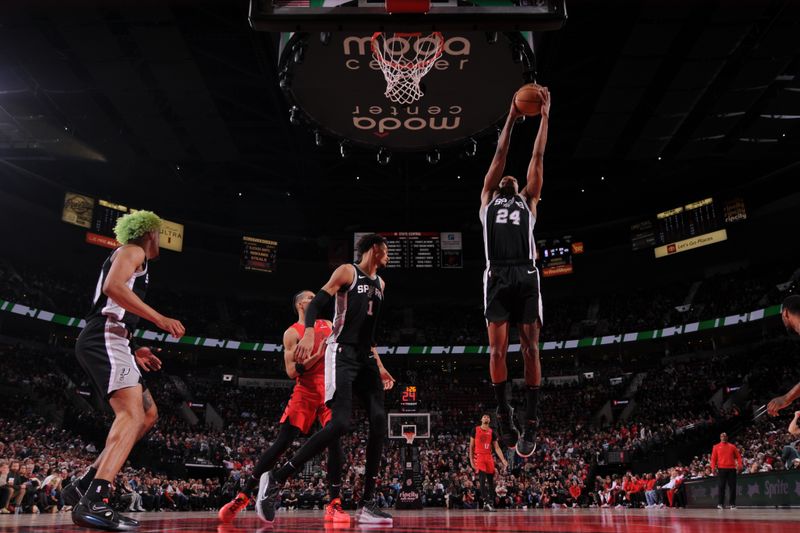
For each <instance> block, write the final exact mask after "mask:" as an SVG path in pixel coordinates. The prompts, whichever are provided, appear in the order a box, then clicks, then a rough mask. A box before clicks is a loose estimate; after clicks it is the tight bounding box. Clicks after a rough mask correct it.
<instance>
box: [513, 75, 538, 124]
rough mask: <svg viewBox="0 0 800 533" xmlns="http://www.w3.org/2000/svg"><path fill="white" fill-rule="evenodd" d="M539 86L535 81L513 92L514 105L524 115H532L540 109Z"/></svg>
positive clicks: (536, 113)
mask: <svg viewBox="0 0 800 533" xmlns="http://www.w3.org/2000/svg"><path fill="white" fill-rule="evenodd" d="M540 90H541V86H540V85H536V84H535V83H529V84H527V85H523V86H522V87H520V89H519V90H518V91H517V92H516V93H515V94H514V107H515V108H516V109H517V111H519V112H520V113H522V114H523V115H525V116H526V117H534V116H536V115H538V114H539V113H541V111H542V95H541V93H540Z"/></svg>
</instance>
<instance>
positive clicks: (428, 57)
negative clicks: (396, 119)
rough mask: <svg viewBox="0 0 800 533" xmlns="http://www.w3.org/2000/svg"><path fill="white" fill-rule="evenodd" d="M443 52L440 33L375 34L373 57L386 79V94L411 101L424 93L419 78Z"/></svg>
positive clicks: (442, 39)
mask: <svg viewBox="0 0 800 533" xmlns="http://www.w3.org/2000/svg"><path fill="white" fill-rule="evenodd" d="M443 51H444V37H443V36H442V33H441V32H438V31H435V32H432V33H429V34H423V33H420V32H417V33H400V32H394V33H384V32H375V33H374V34H373V35H372V56H373V57H374V58H375V60H376V61H377V62H378V65H380V68H381V71H382V72H383V76H384V77H385V78H386V92H384V93H383V94H384V95H385V96H386V98H388V99H389V100H391V101H392V102H394V103H396V104H411V103H414V102H416V101H417V100H419V99H420V98H422V96H423V95H424V94H425V93H423V92H422V89H421V88H420V85H419V84H420V81H421V80H422V78H423V77H424V76H425V75H426V74H427V73H428V72H430V70H431V69H432V68H433V64H434V63H435V62H436V60H437V59H439V57H440V56H441V55H442V52H443Z"/></svg>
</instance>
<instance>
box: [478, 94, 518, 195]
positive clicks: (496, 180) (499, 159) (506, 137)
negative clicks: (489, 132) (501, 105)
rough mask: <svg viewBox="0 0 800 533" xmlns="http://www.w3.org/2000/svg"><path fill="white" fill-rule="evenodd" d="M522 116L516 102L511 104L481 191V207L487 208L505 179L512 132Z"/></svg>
mask: <svg viewBox="0 0 800 533" xmlns="http://www.w3.org/2000/svg"><path fill="white" fill-rule="evenodd" d="M519 116H520V113H519V111H517V108H516V107H514V102H511V109H510V110H509V111H508V118H506V123H505V125H504V126H503V131H501V132H500V137H499V138H498V139H497V149H496V150H495V152H494V158H492V164H491V165H489V170H488V171H487V172H486V177H485V178H484V180H483V190H482V191H481V206H485V205H487V204H488V203H489V201H490V200H491V199H492V193H493V192H494V190H495V189H497V186H498V185H500V180H501V179H502V178H503V170H505V168H506V158H507V157H508V145H509V144H510V143H511V130H513V129H514V123H515V122H516V121H517V118H518V117H519Z"/></svg>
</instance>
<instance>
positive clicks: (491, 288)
mask: <svg viewBox="0 0 800 533" xmlns="http://www.w3.org/2000/svg"><path fill="white" fill-rule="evenodd" d="M541 96H542V108H541V114H542V116H541V121H540V123H539V133H538V134H537V135H536V141H535V143H534V145H533V155H532V156H531V160H530V164H529V165H528V175H527V182H526V183H525V188H524V189H523V190H522V192H520V191H519V184H518V183H517V180H516V179H515V178H514V177H513V176H503V170H504V169H505V165H506V156H507V155H508V145H509V142H510V140H511V130H512V129H513V127H514V122H516V120H517V118H518V117H519V116H520V113H519V111H517V109H516V107H515V106H514V104H513V103H512V104H511V110H510V111H509V113H508V118H507V119H506V123H505V126H504V127H503V131H502V132H501V133H500V138H499V139H498V142H497V150H496V151H495V154H494V159H492V164H491V166H490V167H489V171H488V172H487V173H486V178H485V180H484V183H483V190H482V191H481V210H480V219H481V223H482V224H483V240H484V250H485V252H486V271H485V272H484V274H483V299H484V309H485V316H486V325H487V329H488V333H489V355H490V359H489V373H490V374H491V379H492V385H493V386H494V391H495V396H496V397H497V418H498V424H497V425H498V431H499V433H500V435H499V437H500V440H502V441H503V443H504V444H505V445H506V446H507V447H509V448H513V447H516V450H517V453H518V454H519V455H520V456H522V457H529V456H530V455H531V454H533V452H534V451H535V450H536V431H537V428H538V425H539V417H538V404H539V386H540V384H541V381H542V369H541V365H540V363H539V330H540V328H541V325H542V298H541V293H540V291H539V271H538V270H537V269H536V264H535V259H536V248H535V241H534V239H533V226H534V224H535V223H536V206H537V204H538V203H539V197H540V195H541V192H542V173H543V161H544V148H545V144H546V143H547V126H548V117H549V115H550V93H549V91H548V90H547V88H545V87H542V88H541ZM509 324H517V327H518V328H519V340H520V345H521V350H522V355H523V358H524V361H525V385H526V387H525V388H526V399H527V405H526V412H525V425H524V428H523V431H522V432H520V431H519V429H518V426H517V422H516V419H515V417H514V409H513V408H512V407H511V406H510V405H509V403H508V396H507V394H508V393H507V390H506V389H507V387H508V367H507V364H506V353H507V351H508V330H509Z"/></svg>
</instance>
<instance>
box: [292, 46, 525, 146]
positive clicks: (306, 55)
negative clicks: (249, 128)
mask: <svg viewBox="0 0 800 533" xmlns="http://www.w3.org/2000/svg"><path fill="white" fill-rule="evenodd" d="M381 42H382V45H383V46H384V47H391V48H392V50H394V51H396V52H398V53H405V56H406V57H413V56H414V55H415V54H416V52H418V51H421V50H424V49H425V47H430V46H433V45H437V44H436V43H437V41H435V40H434V38H433V37H425V36H423V37H420V38H417V37H414V38H406V37H403V36H389V37H388V38H387V39H385V40H384V41H381ZM441 45H442V54H441V55H440V56H439V57H438V58H436V59H435V60H434V61H433V64H432V66H431V69H430V71H429V72H428V74H427V75H426V76H425V77H424V78H423V79H422V82H421V87H422V89H423V92H424V95H423V96H422V97H421V98H420V100H418V101H416V102H414V103H412V104H405V105H400V104H395V103H393V102H391V101H390V100H389V99H388V98H387V97H386V96H385V95H384V93H385V92H386V80H385V78H384V75H383V73H382V72H381V68H380V63H379V62H378V60H377V59H376V58H375V57H374V56H373V51H372V34H371V33H370V34H366V33H364V34H352V33H350V34H348V33H342V32H338V33H333V34H331V36H330V40H329V41H327V42H326V43H323V42H322V40H321V39H320V38H319V35H318V34H295V35H294V36H293V37H292V38H291V40H290V41H288V42H287V43H285V44H284V46H283V49H282V53H281V70H282V72H284V73H285V79H286V80H287V83H285V84H284V86H285V93H286V96H287V98H288V99H289V101H290V103H291V104H292V105H296V106H297V107H298V108H299V109H300V110H301V111H302V113H303V116H304V118H305V119H306V120H307V122H308V123H309V126H311V127H313V128H315V129H319V130H321V131H323V132H325V133H327V134H328V135H333V136H335V137H338V138H345V139H349V140H351V141H352V142H353V143H354V144H361V145H368V146H374V147H385V148H388V149H390V150H398V151H403V150H409V151H411V150H420V151H421V150H426V149H431V148H434V147H444V146H447V145H451V144H456V143H461V142H463V141H464V140H466V139H467V138H470V137H476V136H478V135H480V134H481V133H484V132H488V131H492V132H493V131H494V127H495V125H496V124H498V123H499V122H500V121H501V120H503V119H504V118H505V115H506V114H507V113H508V107H509V103H510V100H511V97H512V95H513V94H514V92H515V91H516V90H517V89H518V88H519V87H520V86H521V85H522V84H523V83H525V82H526V78H525V72H526V68H528V67H527V66H526V65H527V64H526V59H527V58H528V57H529V55H526V54H530V55H532V52H531V51H530V46H529V44H528V42H527V41H526V39H525V38H524V37H523V36H522V35H521V34H514V33H510V34H501V35H500V38H499V40H498V41H497V42H495V43H491V42H489V40H487V36H486V33H485V32H470V31H468V32H454V33H452V34H448V33H447V32H443V42H442V43H441ZM299 49H300V50H302V60H301V61H297V55H298V50H299ZM520 50H521V51H522V52H520ZM520 53H522V55H520ZM515 54H516V55H515ZM515 58H516V60H515Z"/></svg>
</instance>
